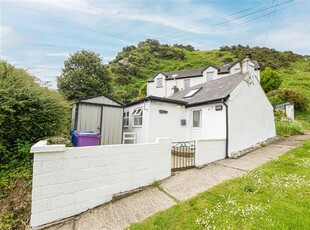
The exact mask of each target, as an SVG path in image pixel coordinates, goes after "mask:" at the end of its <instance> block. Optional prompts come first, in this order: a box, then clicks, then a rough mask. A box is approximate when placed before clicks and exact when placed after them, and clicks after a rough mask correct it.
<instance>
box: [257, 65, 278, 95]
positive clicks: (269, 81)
mask: <svg viewBox="0 0 310 230" xmlns="http://www.w3.org/2000/svg"><path fill="white" fill-rule="evenodd" d="M260 83H261V85H262V87H263V89H264V91H265V92H269V91H271V90H276V89H278V88H279V86H280V85H281V83H282V80H281V78H280V76H279V74H278V73H277V72H276V71H274V70H272V69H271V68H269V67H266V68H265V69H264V71H262V73H261V77H260Z"/></svg>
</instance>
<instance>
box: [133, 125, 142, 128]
mask: <svg viewBox="0 0 310 230" xmlns="http://www.w3.org/2000/svg"><path fill="white" fill-rule="evenodd" d="M132 128H142V125H136V126H132Z"/></svg>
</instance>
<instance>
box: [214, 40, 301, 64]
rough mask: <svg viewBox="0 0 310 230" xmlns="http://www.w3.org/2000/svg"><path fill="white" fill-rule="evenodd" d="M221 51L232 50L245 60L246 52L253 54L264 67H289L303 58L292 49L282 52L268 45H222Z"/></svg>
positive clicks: (235, 54) (236, 56)
mask: <svg viewBox="0 0 310 230" xmlns="http://www.w3.org/2000/svg"><path fill="white" fill-rule="evenodd" d="M220 51H223V52H227V51H230V52H232V53H233V54H234V56H235V58H238V59H239V60H243V58H244V57H245V55H246V54H248V53H250V54H252V56H253V58H254V59H255V60H258V61H259V64H260V66H261V67H262V69H264V68H266V67H267V66H269V67H271V68H273V69H278V68H280V67H284V68H287V67H288V66H289V65H290V63H291V62H295V61H297V60H298V59H301V58H302V56H301V55H299V54H295V53H293V52H292V51H284V52H280V51H277V50H275V49H270V48H267V47H257V46H256V47H250V46H248V45H247V46H243V45H240V44H239V45H233V46H222V47H220Z"/></svg>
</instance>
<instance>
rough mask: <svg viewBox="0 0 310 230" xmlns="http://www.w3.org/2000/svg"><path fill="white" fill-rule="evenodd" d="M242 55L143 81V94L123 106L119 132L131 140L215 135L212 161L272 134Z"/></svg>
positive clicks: (270, 118) (265, 103) (254, 74)
mask: <svg viewBox="0 0 310 230" xmlns="http://www.w3.org/2000/svg"><path fill="white" fill-rule="evenodd" d="M259 72H260V67H259V65H258V63H257V62H256V61H252V60H251V58H250V56H248V57H247V58H246V59H245V60H244V61H242V62H240V61H237V62H234V63H232V64H227V65H223V66H212V65H210V66H208V67H206V68H199V69H192V70H182V71H174V72H163V73H159V74H156V75H155V76H153V77H152V79H150V80H149V81H148V85H147V93H148V96H147V97H145V98H143V99H141V100H138V101H135V102H132V103H130V104H128V105H127V106H126V108H125V110H124V132H133V133H136V135H137V142H138V143H144V142H152V141H155V138H157V137H170V138H172V140H173V141H192V140H201V139H204V140H221V142H219V143H222V144H221V146H218V148H221V149H222V150H223V151H219V154H218V155H217V156H216V157H215V158H214V160H218V159H222V158H225V157H230V156H232V155H234V154H235V153H237V152H239V151H242V150H244V149H247V148H249V147H251V146H253V145H255V144H257V143H259V142H263V141H265V140H267V139H269V138H272V137H274V136H275V135H276V132H275V124H274V115H273V107H272V105H271V104H270V102H269V100H268V98H267V97H266V95H265V93H264V91H263V89H262V87H261V85H260V82H259V81H260V75H259Z"/></svg>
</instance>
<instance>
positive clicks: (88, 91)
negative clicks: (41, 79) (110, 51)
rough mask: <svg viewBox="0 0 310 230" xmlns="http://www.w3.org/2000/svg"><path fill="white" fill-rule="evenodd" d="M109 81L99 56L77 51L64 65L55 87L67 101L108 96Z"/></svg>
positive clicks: (107, 72)
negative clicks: (102, 95) (100, 95)
mask: <svg viewBox="0 0 310 230" xmlns="http://www.w3.org/2000/svg"><path fill="white" fill-rule="evenodd" d="M110 82H111V79H110V76H109V71H108V69H107V67H106V66H105V65H104V64H103V63H102V58H101V57H100V56H99V54H96V53H94V52H92V51H86V50H82V51H78V52H76V53H74V54H71V55H70V57H69V59H68V60H67V61H65V63H64V69H63V70H62V74H61V76H59V77H58V78H57V86H58V89H59V91H60V92H61V93H63V94H64V95H65V97H66V98H67V99H68V100H76V99H79V98H83V97H87V96H95V95H99V94H108V93H110V91H111V85H110Z"/></svg>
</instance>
